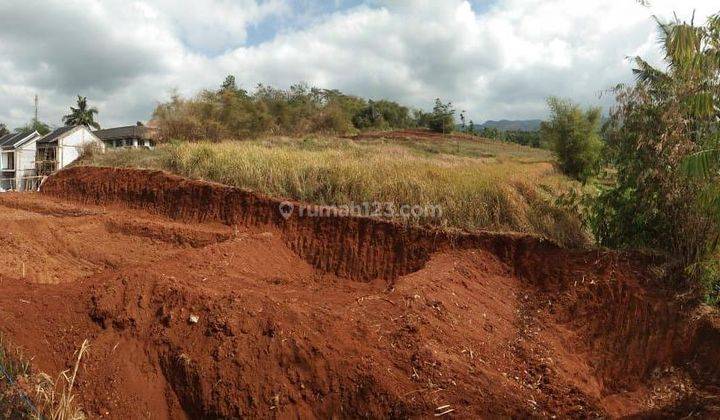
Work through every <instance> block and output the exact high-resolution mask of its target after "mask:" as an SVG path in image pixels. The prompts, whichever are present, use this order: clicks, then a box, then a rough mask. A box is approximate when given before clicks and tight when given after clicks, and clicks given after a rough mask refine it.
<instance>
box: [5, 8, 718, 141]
mask: <svg viewBox="0 0 720 420" xmlns="http://www.w3.org/2000/svg"><path fill="white" fill-rule="evenodd" d="M693 10H695V20H696V22H702V21H704V20H705V19H706V17H707V16H708V15H710V14H712V13H717V12H718V11H720V5H718V3H717V1H716V0H697V1H694V2H693V1H679V0H650V5H649V7H646V6H642V5H640V4H639V3H638V2H637V1H636V0H605V1H599V2H596V1H592V2H591V1H579V0H487V1H483V0H472V1H464V0H415V1H411V0H394V1H391V0H388V1H382V0H371V1H358V0H334V1H333V0H330V1H319V0H294V1H293V0H267V1H261V0H193V1H181V0H136V1H133V0H57V1H55V0H0V123H5V124H7V126H8V127H10V128H14V127H18V126H21V125H23V124H25V123H27V122H28V121H29V120H30V119H31V118H32V117H33V113H34V105H33V98H34V96H35V95H38V97H39V119H40V120H42V121H45V122H47V123H49V124H51V125H52V126H59V125H61V118H62V116H63V115H64V114H66V113H67V112H68V111H69V106H70V105H74V102H75V98H76V95H82V96H87V98H88V101H89V102H90V104H91V105H93V106H96V107H97V108H98V109H99V111H100V113H99V115H98V120H99V122H100V124H101V125H102V126H103V127H112V126H117V125H128V124H134V123H135V122H136V121H147V120H149V119H150V118H151V116H152V111H153V109H154V108H155V106H156V105H157V104H158V103H160V102H162V101H165V100H167V99H168V98H169V96H170V94H171V93H172V92H173V91H177V92H179V93H180V94H182V95H186V96H189V95H193V94H195V93H197V92H198V91H199V90H201V89H206V88H216V87H218V86H219V85H220V84H221V83H222V80H223V79H224V78H225V76H226V75H228V74H233V75H235V77H236V79H237V81H238V83H239V84H240V85H242V87H244V88H246V89H249V90H252V89H253V88H254V87H255V86H256V85H257V84H258V83H263V84H269V85H273V86H276V87H282V88H286V87H288V86H290V85H291V84H294V83H297V82H307V83H308V84H310V85H314V86H318V87H322V88H334V89H340V90H341V91H343V92H346V93H350V94H355V95H359V96H362V97H367V98H375V99H378V98H387V99H391V100H396V101H399V102H401V103H403V104H405V105H409V106H412V107H417V108H422V109H430V108H431V107H432V103H433V101H434V98H436V97H440V98H442V99H443V100H444V101H451V102H452V103H453V104H454V105H455V107H456V109H458V110H464V111H466V114H467V115H468V118H469V119H472V120H473V121H475V122H482V121H485V120H488V119H503V118H505V119H530V118H545V117H546V116H547V106H546V103H545V100H546V98H547V97H548V96H550V95H555V96H560V97H567V98H571V99H573V100H575V101H576V102H579V103H581V104H583V105H586V106H602V107H603V108H604V109H605V110H607V108H608V107H609V106H611V105H612V102H613V97H612V95H611V94H609V93H608V90H609V89H610V88H611V87H612V86H615V85H617V84H618V83H620V82H630V81H632V72H631V69H632V63H631V62H630V61H629V60H628V57H633V56H637V55H640V56H642V57H644V58H645V59H647V60H648V61H650V62H652V63H656V64H661V63H662V56H661V54H660V52H659V50H658V47H657V29H656V24H655V22H654V20H653V15H654V16H657V17H658V18H660V19H669V18H671V17H672V16H673V12H676V13H677V15H678V16H679V17H680V18H683V19H689V18H690V17H691V16H692V13H693Z"/></svg>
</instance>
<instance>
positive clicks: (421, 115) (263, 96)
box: [153, 75, 455, 141]
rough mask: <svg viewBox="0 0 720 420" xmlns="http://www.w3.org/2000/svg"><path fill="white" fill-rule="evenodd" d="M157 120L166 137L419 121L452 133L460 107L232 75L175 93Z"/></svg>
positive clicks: (332, 130)
mask: <svg viewBox="0 0 720 420" xmlns="http://www.w3.org/2000/svg"><path fill="white" fill-rule="evenodd" d="M153 121H154V122H155V124H156V125H157V126H158V128H159V129H160V132H161V135H162V137H163V138H165V139H177V140H197V139H205V140H211V141H218V140H221V139H229V138H246V137H256V136H262V135H288V136H297V135H303V134H309V133H328V134H346V133H349V132H352V131H357V130H385V129H403V128H415V127H424V128H428V129H431V130H434V131H437V132H446V133H449V132H451V131H453V129H454V126H455V110H454V108H453V107H452V104H451V103H444V102H443V101H441V100H440V99H437V100H436V101H435V106H434V108H433V110H432V111H431V112H424V111H422V110H419V109H411V108H409V107H406V106H403V105H401V104H399V103H397V102H394V101H390V100H384V99H383V100H367V99H364V98H360V97H358V96H354V95H348V94H345V93H342V92H341V91H339V90H337V89H321V88H317V87H311V86H309V85H307V84H304V83H299V84H295V85H292V86H290V88H288V89H279V88H275V87H272V86H268V85H263V84H259V85H257V87H256V88H255V90H254V91H253V92H248V91H247V90H245V89H242V88H240V87H238V85H237V83H236V81H235V77H234V76H232V75H229V76H227V78H226V79H225V81H224V82H223V83H222V84H221V85H220V87H219V88H218V89H214V90H203V91H201V92H200V93H198V94H197V95H195V96H193V97H191V98H183V97H182V96H180V95H179V94H177V93H175V94H173V95H172V96H171V98H170V100H169V101H168V102H165V103H161V104H159V105H158V106H157V107H156V109H155V111H154V112H153Z"/></svg>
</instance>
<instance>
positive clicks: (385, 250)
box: [41, 166, 559, 281]
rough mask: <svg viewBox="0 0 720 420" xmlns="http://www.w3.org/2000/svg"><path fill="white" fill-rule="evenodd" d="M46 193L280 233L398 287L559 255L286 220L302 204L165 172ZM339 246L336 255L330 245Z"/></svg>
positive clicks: (459, 236)
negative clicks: (420, 273)
mask: <svg viewBox="0 0 720 420" xmlns="http://www.w3.org/2000/svg"><path fill="white" fill-rule="evenodd" d="M41 191H42V193H43V194H48V195H52V196H56V197H59V198H70V199H73V200H75V201H79V202H82V203H86V204H96V205H105V204H112V203H120V204H122V205H125V206H128V207H131V208H141V209H144V210H147V211H149V212H151V213H156V214H162V215H165V216H168V217H170V218H172V219H175V220H181V221H185V222H220V223H224V224H227V225H236V224H242V225H246V226H272V227H274V228H277V229H279V230H280V231H281V232H282V234H283V239H284V241H285V242H286V244H287V245H288V246H289V247H290V248H291V249H293V250H294V251H296V252H297V253H298V254H299V255H300V256H301V257H303V258H304V259H306V260H307V261H308V262H310V263H311V264H312V265H314V266H315V267H317V268H319V269H321V270H324V271H327V272H331V273H334V274H336V275H339V276H343V277H350V278H355V279H359V280H366V281H367V280H373V279H376V278H381V279H385V280H393V279H395V278H397V277H399V276H402V275H405V274H408V273H411V272H414V271H417V270H418V269H420V268H422V267H423V266H424V264H425V263H426V262H427V261H428V259H429V257H430V255H431V254H432V253H434V252H437V251H439V250H444V249H451V248H457V249H468V248H477V247H480V248H484V249H490V250H492V252H494V253H496V254H497V255H498V256H499V257H500V258H502V259H503V260H504V261H505V262H508V263H512V264H511V265H512V266H518V267H520V268H522V267H521V265H522V264H520V263H519V262H520V261H522V260H523V259H524V258H523V256H524V255H526V254H531V253H534V252H538V251H540V250H543V249H545V250H553V249H554V250H558V249H559V248H558V247H557V246H556V245H555V244H554V243H552V242H551V241H548V240H545V239H543V238H538V237H533V236H530V235H525V234H498V233H492V232H480V233H472V234H470V233H448V232H445V231H441V230H429V229H424V228H419V227H413V226H405V225H401V224H398V223H394V222H390V221H385V220H379V219H375V218H370V217H358V216H353V217H307V216H306V217H299V216H298V215H297V214H293V215H291V216H290V217H289V218H288V219H285V218H284V217H282V215H281V213H280V211H279V207H280V205H282V204H284V203H291V204H293V205H294V206H295V208H298V206H299V205H300V203H298V202H296V201H291V200H280V199H276V198H271V197H268V196H265V195H262V194H258V193H256V192H253V191H249V190H245V189H241V188H236V187H230V186H226V185H222V184H217V183H212V182H207V181H198V180H190V179H187V178H183V177H180V176H177V175H173V174H170V173H168V172H164V171H157V170H141V169H127V168H105V167H85V166H78V167H73V168H69V169H66V170H63V171H60V172H58V173H56V174H55V175H53V176H51V177H50V178H48V179H47V180H46V182H45V183H44V184H43V185H42V190H41ZM328 243H330V244H333V245H337V246H332V247H328V246H326V244H328Z"/></svg>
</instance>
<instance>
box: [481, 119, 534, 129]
mask: <svg viewBox="0 0 720 420" xmlns="http://www.w3.org/2000/svg"><path fill="white" fill-rule="evenodd" d="M541 122H542V120H499V121H493V120H489V121H485V122H484V123H482V124H475V129H477V130H482V129H483V128H485V127H488V128H497V129H498V130H502V131H537V130H539V129H540V123H541Z"/></svg>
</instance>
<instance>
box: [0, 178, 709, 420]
mask: <svg viewBox="0 0 720 420" xmlns="http://www.w3.org/2000/svg"><path fill="white" fill-rule="evenodd" d="M61 198H62V199H61ZM68 199H70V200H72V201H66V200H68ZM280 204H281V202H280V201H278V200H274V199H271V198H268V197H263V196H260V195H256V194H253V193H251V192H249V191H243V190H239V189H235V188H230V187H225V186H220V185H216V184H210V183H204V182H199V181H191V180H187V179H183V178H179V177H175V176H171V175H168V174H165V173H162V172H151V171H135V170H123V169H103V168H74V169H72V170H68V171H63V172H60V173H58V174H57V175H56V176H54V177H52V178H50V179H49V180H48V181H47V182H46V183H45V184H44V185H43V194H34V195H31V194H27V195H5V196H3V197H2V200H0V206H2V207H3V211H2V212H0V219H3V222H5V221H6V220H10V221H13V222H12V223H10V224H9V225H8V228H7V229H6V232H7V233H8V234H10V233H12V234H13V235H21V236H20V237H22V240H18V241H16V242H15V243H13V245H10V246H7V247H6V248H5V249H4V253H5V255H7V256H12V255H17V253H18V252H20V253H22V252H23V251H22V249H23V248H22V246H23V245H22V244H23V243H25V242H27V241H28V240H29V239H30V238H32V237H34V236H35V235H37V234H38V232H37V231H35V230H28V227H27V226H29V225H37V226H40V228H38V230H40V231H54V232H58V233H56V234H57V235H62V237H63V238H64V241H65V245H63V246H62V247H60V246H58V247H55V246H54V245H50V244H48V245H47V246H46V247H43V244H42V242H41V241H39V242H37V243H35V244H33V248H32V249H33V251H32V252H46V253H48V254H52V255H55V254H58V255H60V254H61V255H63V256H64V257H65V258H67V262H68V266H71V267H74V266H77V265H80V263H81V262H82V263H84V264H87V266H88V267H89V268H88V269H85V270H76V269H72V270H70V269H68V270H67V271H62V270H59V271H58V268H57V267H58V265H49V266H48V269H49V270H51V271H53V272H57V273H59V274H58V276H60V277H63V278H59V279H57V282H59V283H62V284H40V283H45V282H46V281H44V280H43V278H38V277H35V274H36V272H35V271H33V272H32V273H30V272H26V276H25V278H24V279H23V278H21V277H20V276H19V275H18V273H17V271H16V270H15V271H13V270H10V269H9V268H8V266H7V265H6V266H3V267H4V268H0V276H1V277H0V319H2V320H3V322H2V323H0V331H2V333H3V335H4V336H5V337H7V339H8V340H9V341H11V342H12V343H14V344H16V345H19V346H22V348H23V349H24V353H25V354H27V355H30V356H32V357H33V358H34V359H33V364H34V365H35V366H36V367H37V368H39V369H42V370H44V371H46V372H48V373H51V374H55V373H57V372H59V371H60V370H62V369H65V368H66V367H67V363H70V361H71V360H72V354H73V352H74V351H75V350H76V348H77V346H78V345H79V344H80V343H81V342H82V341H83V340H84V339H86V338H88V339H90V342H91V350H90V353H89V355H88V356H87V358H86V359H85V360H86V361H85V363H84V365H83V366H82V369H81V371H80V373H79V376H78V384H77V390H78V398H80V400H81V402H82V404H83V407H84V408H85V409H86V411H88V412H89V413H90V414H91V415H98V416H99V415H102V416H110V417H118V418H119V417H122V418H126V417H153V418H168V417H173V418H182V417H192V418H195V417H240V416H253V417H274V416H280V417H297V416H302V417H412V416H433V415H435V414H441V413H445V412H447V414H445V415H446V416H458V417H477V416H488V415H510V416H523V417H524V416H550V415H557V416H578V417H594V416H611V417H616V416H632V415H636V416H659V415H660V416H661V415H688V414H691V413H695V414H705V415H718V414H720V407H719V406H718V404H720V402H718V392H717V391H718V387H719V386H720V371H719V370H718V369H719V368H718V366H720V360H719V359H718V357H720V356H718V355H720V328H719V327H720V320H719V319H718V316H717V314H716V313H714V312H713V311H710V310H706V309H703V308H702V307H700V306H698V305H697V303H695V302H694V301H692V300H688V299H687V298H685V299H680V298H679V297H678V295H680V294H682V293H684V292H685V291H684V290H683V288H682V286H680V285H672V284H668V283H667V282H665V281H663V280H662V276H661V275H660V274H658V273H659V272H660V271H661V269H662V268H663V267H662V262H661V261H653V260H652V259H649V258H646V259H639V258H637V257H636V256H630V255H622V254H616V253H609V252H598V251H594V252H580V251H568V250H564V249H560V248H558V247H556V246H554V245H553V244H551V243H548V242H546V241H540V240H539V239H536V238H532V237H528V236H522V235H497V234H491V233H479V234H472V235H471V234H464V235H460V234H452V235H451V234H448V233H444V232H435V231H426V230H422V229H410V228H406V227H403V226H399V225H395V224H392V223H388V222H383V221H378V220H373V219H367V218H310V217H307V218H300V217H297V215H292V216H291V217H289V218H288V219H287V220H286V219H285V218H284V217H282V215H281V214H280V212H279V210H278V207H279V206H280ZM59 209H61V210H59ZM168 217H169V218H170V219H174V220H170V219H168ZM90 235H93V236H94V238H96V239H92V238H91V237H90ZM44 242H48V241H44ZM84 243H89V244H95V246H94V249H93V250H92V251H93V252H96V254H93V253H92V252H91V250H90V246H89V245H88V246H87V247H81V245H80V244H84ZM122 244H125V247H124V248H122V249H124V250H125V254H124V256H123V257H122V258H120V257H117V258H118V260H117V261H116V263H115V264H112V265H109V264H108V265H101V264H98V261H99V260H101V259H98V258H97V257H96V256H97V254H102V255H105V254H107V255H109V256H113V255H116V254H115V252H116V251H115V250H118V249H120V248H121V247H122V246H123V245H122ZM146 244H147V246H146ZM150 244H151V245H150ZM73 246H75V247H79V248H77V250H76V251H75V252H73V253H72V254H64V252H65V251H64V250H65V249H66V248H68V247H70V248H72V247H73ZM136 254H137V255H136ZM41 255H42V254H41ZM129 255H134V257H133V258H132V259H131V258H130V257H128V256H129ZM6 258H10V257H6ZM58 259H59V257H58ZM8 261H9V260H8ZM32 262H33V263H34V264H35V265H34V266H40V267H41V266H43V265H44V264H45V263H44V262H38V261H36V260H33V261H32ZM36 271H37V270H36ZM191 316H192V320H196V319H197V322H194V321H192V320H191Z"/></svg>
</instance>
